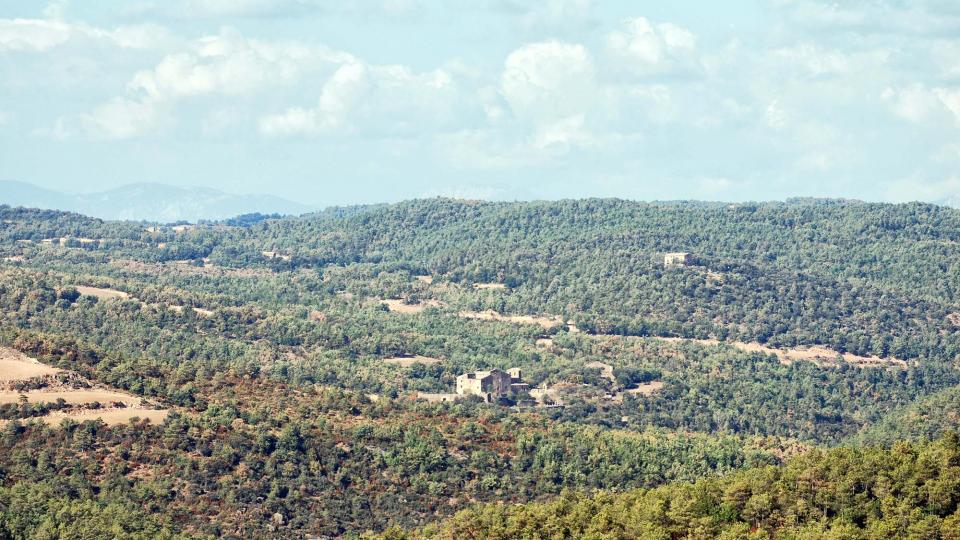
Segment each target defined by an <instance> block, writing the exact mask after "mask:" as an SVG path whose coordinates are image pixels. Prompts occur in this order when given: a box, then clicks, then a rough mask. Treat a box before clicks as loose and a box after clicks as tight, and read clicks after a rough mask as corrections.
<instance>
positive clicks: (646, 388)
mask: <svg viewBox="0 0 960 540" xmlns="http://www.w3.org/2000/svg"><path fill="white" fill-rule="evenodd" d="M661 388H663V381H650V382H648V383H643V384H638V385H637V386H635V387H634V388H630V389H628V390H625V391H624V393H626V394H639V395H643V396H649V395H650V394H652V393H654V392H656V391H657V390H660V389H661Z"/></svg>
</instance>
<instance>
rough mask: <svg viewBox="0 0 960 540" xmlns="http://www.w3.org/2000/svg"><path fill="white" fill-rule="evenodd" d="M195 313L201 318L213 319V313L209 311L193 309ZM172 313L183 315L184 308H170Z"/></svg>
mask: <svg viewBox="0 0 960 540" xmlns="http://www.w3.org/2000/svg"><path fill="white" fill-rule="evenodd" d="M191 309H193V312H194V313H196V314H197V315H199V316H201V317H213V312H212V311H210V310H209V309H203V308H196V307H195V308H191ZM170 311H175V312H177V313H183V306H170Z"/></svg>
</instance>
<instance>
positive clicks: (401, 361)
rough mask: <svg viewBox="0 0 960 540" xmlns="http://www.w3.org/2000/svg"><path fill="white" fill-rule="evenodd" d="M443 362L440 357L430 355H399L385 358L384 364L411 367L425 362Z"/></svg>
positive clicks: (429, 363) (427, 363)
mask: <svg viewBox="0 0 960 540" xmlns="http://www.w3.org/2000/svg"><path fill="white" fill-rule="evenodd" d="M440 362H442V360H440V359H439V358H431V357H429V356H419V355H417V356H397V357H395V358H385V359H384V360H383V363H384V364H391V365H394V366H400V367H410V366H412V365H414V364H424V365H427V366H429V365H433V364H439V363H440Z"/></svg>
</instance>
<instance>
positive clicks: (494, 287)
mask: <svg viewBox="0 0 960 540" xmlns="http://www.w3.org/2000/svg"><path fill="white" fill-rule="evenodd" d="M473 288H474V289H477V290H478V291H479V290H491V289H492V290H498V289H506V288H507V286H506V285H504V284H503V283H474V284H473Z"/></svg>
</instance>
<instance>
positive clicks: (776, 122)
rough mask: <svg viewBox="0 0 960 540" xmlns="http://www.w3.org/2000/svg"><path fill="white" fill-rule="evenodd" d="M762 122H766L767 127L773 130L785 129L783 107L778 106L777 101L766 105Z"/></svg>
mask: <svg viewBox="0 0 960 540" xmlns="http://www.w3.org/2000/svg"><path fill="white" fill-rule="evenodd" d="M764 120H766V122H767V125H768V126H770V127H772V128H773V129H783V128H784V127H786V125H787V113H786V111H784V110H783V106H782V105H780V100H779V99H774V100H773V101H771V102H770V103H769V104H768V105H767V110H766V113H765V114H764Z"/></svg>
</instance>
